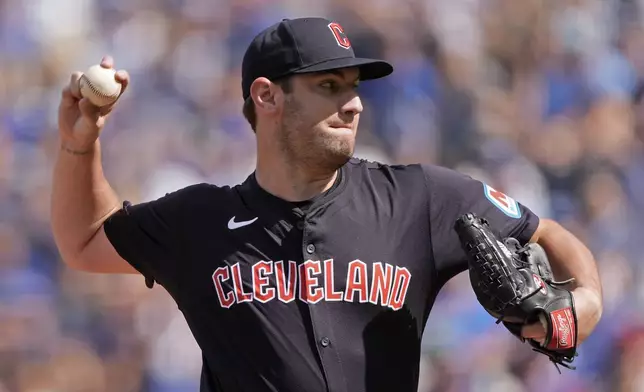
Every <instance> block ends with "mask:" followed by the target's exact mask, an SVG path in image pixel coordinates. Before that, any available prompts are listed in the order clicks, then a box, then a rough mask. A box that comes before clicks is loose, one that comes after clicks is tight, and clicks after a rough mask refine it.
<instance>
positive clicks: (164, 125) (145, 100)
mask: <svg viewBox="0 0 644 392" xmlns="http://www.w3.org/2000/svg"><path fill="white" fill-rule="evenodd" d="M643 7H644V1H642V0H521V1H517V0H342V1H339V0H308V1H305V0H234V1H233V0H228V1H227V0H55V1H54V0H0V49H1V53H2V54H1V55H0V70H1V72H0V391H1V392H14V391H16V392H170V391H173V392H174V391H197V390H198V380H199V372H200V368H201V357H200V352H199V350H198V348H197V347H196V344H195V343H194V341H193V339H192V336H191V334H190V332H189V330H188V328H187V326H186V324H185V321H184V320H183V318H182V316H181V314H180V313H179V311H178V310H177V308H176V306H175V305H174V304H173V303H172V301H171V299H170V297H169V296H168V295H167V294H166V292H165V291H163V289H162V288H159V287H158V286H156V287H155V288H154V289H152V290H149V289H147V288H146V287H145V285H144V284H143V279H142V278H140V277H138V276H100V275H94V274H86V273H79V272H74V271H71V270H69V269H67V268H64V267H63V266H62V265H61V263H60V261H59V257H58V254H57V251H56V248H55V246H54V243H53V241H52V236H51V232H50V228H49V224H48V214H49V212H48V209H49V190H50V182H51V171H52V162H53V159H54V157H55V154H56V151H57V149H58V142H57V133H56V110H57V105H58V101H59V96H60V90H61V88H62V86H63V85H64V84H65V83H67V81H68V78H69V74H70V73H71V72H72V71H74V70H81V71H82V70H84V69H86V68H87V67H88V66H90V65H92V64H95V63H97V62H99V61H100V59H101V57H102V56H103V55H104V54H111V55H113V56H114V58H115V59H116V62H117V67H118V68H125V69H127V70H128V71H129V72H130V73H131V77H132V84H131V88H130V89H129V90H128V92H127V94H126V95H125V96H124V97H123V98H122V102H121V103H120V105H119V107H118V110H117V111H116V112H115V114H114V116H113V117H112V119H111V122H110V123H109V125H108V127H107V129H106V130H105V132H104V135H103V147H104V157H103V158H104V164H105V170H106V173H107V176H108V179H109V180H110V181H111V183H112V185H113V186H114V188H115V189H116V190H117V191H118V192H119V194H120V195H121V196H122V197H124V198H128V199H130V200H132V201H135V202H138V201H145V200H151V199H154V198H157V197H159V196H161V195H163V194H165V193H166V192H169V191H171V190H175V189H178V188H181V187H183V186H185V185H188V184H191V183H195V182H210V183H215V184H222V185H223V184H236V183H239V182H241V181H243V180H244V179H245V178H246V176H247V175H248V174H249V173H250V172H251V171H252V169H253V166H254V159H255V157H254V153H255V148H254V134H253V132H252V131H251V130H250V128H249V126H248V125H247V123H246V122H245V120H244V118H243V117H242V115H241V106H242V98H241V94H240V91H241V89H240V69H239V66H240V62H241V58H242V56H243V53H244V50H245V49H246V45H247V44H248V42H249V41H250V40H251V38H252V37H253V36H254V35H255V34H256V33H258V32H259V31H260V30H261V29H263V28H264V27H267V26H268V25H271V24H273V23H275V22H276V21H279V20H280V19H281V18H284V17H298V16H311V15H319V16H326V17H328V18H332V19H336V20H337V21H339V22H340V23H341V24H342V25H343V26H344V27H345V30H347V32H348V34H349V37H350V38H351V41H352V43H353V45H354V48H355V51H356V53H357V54H358V55H362V56H372V57H383V58H386V59H387V60H389V61H391V62H392V63H394V64H395V66H396V71H395V73H394V74H393V75H392V76H391V77H389V78H386V79H383V80H379V81H373V82H366V83H364V84H362V86H361V88H360V91H361V92H362V97H363V100H364V103H365V106H366V112H365V113H364V114H363V117H362V121H361V130H360V136H359V148H358V151H357V152H356V155H358V156H361V157H364V158H367V159H371V160H378V161H381V162H385V163H412V162H422V163H437V164H441V165H445V166H449V167H452V168H455V169H458V170H460V171H463V172H466V173H468V174H471V175H472V176H473V177H475V178H478V179H481V180H484V181H486V182H488V183H490V184H491V185H492V186H494V187H495V188H497V189H502V190H504V191H505V192H506V193H508V194H510V195H511V196H513V197H514V198H515V199H518V200H519V201H521V202H522V203H524V204H526V205H527V206H528V207H530V208H531V209H533V210H534V211H535V212H536V213H538V214H539V215H540V216H542V217H549V218H553V219H556V220H558V221H560V222H561V223H562V224H563V225H565V226H566V227H567V228H569V229H570V230H572V231H573V232H574V233H575V234H577V235H578V236H579V237H580V238H582V239H583V240H584V241H585V242H586V243H587V244H588V245H589V246H590V247H591V248H592V250H593V252H594V253H595V255H596V257H597V261H598V263H599V266H600V269H601V275H602V279H603V284H604V289H605V292H604V295H605V311H604V316H603V320H602V322H601V323H600V325H599V326H598V328H597V330H596V332H595V334H594V335H593V336H592V338H591V339H590V340H588V341H587V343H585V344H584V346H583V347H582V348H581V349H580V356H579V358H578V360H577V361H576V363H577V364H578V369H577V371H568V370H566V369H563V372H562V375H559V374H558V373H557V370H556V369H555V367H554V366H553V365H552V364H551V363H549V362H548V361H547V359H546V358H545V357H543V356H538V355H537V354H534V353H533V352H532V351H531V350H530V349H529V347H528V346H527V345H523V344H521V343H520V342H519V341H518V340H517V339H515V338H514V337H511V336H510V335H509V334H508V333H507V332H506V331H505V330H504V329H503V327H501V326H497V325H495V324H494V323H493V320H492V319H491V317H490V316H488V315H487V313H484V311H482V310H481V308H480V306H479V305H478V303H477V302H476V300H475V298H474V297H473V294H472V291H471V288H470V286H469V281H468V279H467V276H465V275H463V274H462V275H461V276H459V277H457V278H456V279H454V280H453V281H451V282H450V283H449V284H448V286H447V287H446V288H445V289H444V290H443V291H442V292H441V294H440V297H439V300H438V302H437V303H436V306H435V308H434V310H433V312H432V314H431V317H430V319H429V322H428V327H427V329H426V331H425V336H424V339H423V357H422V376H421V385H420V388H419V391H420V392H435V391H436V392H438V391H443V392H461V391H477V392H478V391H497V392H506V391H512V392H523V391H537V390H548V391H551V392H556V391H568V392H570V391H575V392H582V391H584V392H585V391H588V392H591V391H592V392H595V391H616V392H635V391H644V319H643V318H642V316H640V315H641V314H642V311H643V310H644V268H643V266H644V264H643V261H644V260H643V258H642V249H641V244H642V233H644V224H643V222H644V104H640V103H639V102H638V91H637V84H638V81H639V80H640V79H641V77H642V76H643V73H644V18H643V15H644V14H643V12H644V8H643ZM392 392H395V391H392Z"/></svg>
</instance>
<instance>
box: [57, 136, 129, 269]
mask: <svg viewBox="0 0 644 392" xmlns="http://www.w3.org/2000/svg"><path fill="white" fill-rule="evenodd" d="M119 206H120V205H119V199H118V197H117V195H116V193H115V192H114V190H113V189H112V187H111V186H110V184H109V183H108V182H107V180H106V179H105V176H104V174H103V168H102V165H101V149H100V143H99V141H96V142H95V143H94V145H93V146H91V147H89V148H79V147H75V146H74V145H73V144H68V143H65V142H64V141H61V145H60V150H59V152H58V157H57V159H56V163H55V166H54V174H53V183H52V194H51V225H52V230H53V235H54V238H55V241H56V244H57V246H58V249H59V251H60V253H61V256H62V257H63V259H64V261H65V262H66V263H68V264H74V262H75V260H77V258H78V257H79V255H80V253H81V252H82V251H83V249H84V247H85V246H86V245H87V244H88V243H89V241H90V240H91V239H92V237H93V236H94V235H95V234H96V233H97V231H98V230H99V229H100V227H101V225H102V224H103V222H104V221H105V219H107V218H108V217H109V216H110V215H111V214H112V213H113V212H115V211H117V210H118V208H119Z"/></svg>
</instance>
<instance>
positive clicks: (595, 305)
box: [521, 287, 601, 345]
mask: <svg viewBox="0 0 644 392" xmlns="http://www.w3.org/2000/svg"><path fill="white" fill-rule="evenodd" d="M572 297H573V300H574V301H575V311H576V313H577V333H578V335H577V345H579V344H581V343H582V342H583V341H584V340H586V338H587V337H588V336H590V333H591V332H592V331H593V329H594V328H595V325H597V323H598V322H599V319H600V318H601V301H600V299H599V298H598V296H597V294H596V293H595V292H593V291H591V290H588V289H585V288H583V287H578V288H576V289H575V290H573V292H572ZM547 333H548V331H546V329H545V328H544V326H543V325H542V324H541V323H534V324H528V325H524V326H523V327H522V329H521V336H522V337H523V338H525V339H532V340H535V341H537V342H539V343H541V344H543V343H544V342H545V340H546V334H547Z"/></svg>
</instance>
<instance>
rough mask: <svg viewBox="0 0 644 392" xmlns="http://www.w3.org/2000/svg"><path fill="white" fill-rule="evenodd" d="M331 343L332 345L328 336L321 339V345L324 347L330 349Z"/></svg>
mask: <svg viewBox="0 0 644 392" xmlns="http://www.w3.org/2000/svg"><path fill="white" fill-rule="evenodd" d="M330 343H331V340H330V339H329V338H327V337H326V336H325V337H323V338H322V339H320V344H321V345H322V347H328V346H329V344H330Z"/></svg>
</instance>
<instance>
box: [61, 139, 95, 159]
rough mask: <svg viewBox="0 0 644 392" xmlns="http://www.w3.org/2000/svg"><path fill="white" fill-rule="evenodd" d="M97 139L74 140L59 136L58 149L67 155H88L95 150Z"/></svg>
mask: <svg viewBox="0 0 644 392" xmlns="http://www.w3.org/2000/svg"><path fill="white" fill-rule="evenodd" d="M97 144H98V139H97V140H94V141H76V140H73V139H65V138H61V140H60V150H61V151H62V152H64V153H66V154H69V155H76V156H82V155H89V154H91V153H93V152H94V151H95V150H96V147H97Z"/></svg>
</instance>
